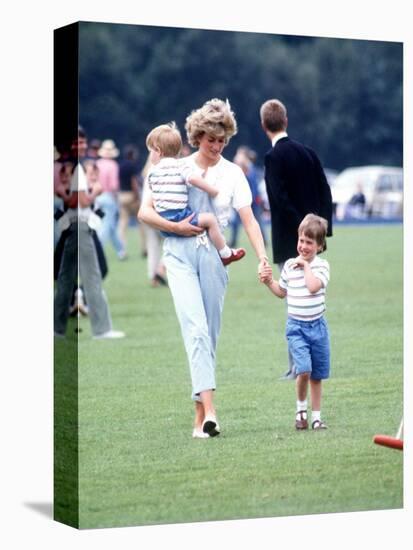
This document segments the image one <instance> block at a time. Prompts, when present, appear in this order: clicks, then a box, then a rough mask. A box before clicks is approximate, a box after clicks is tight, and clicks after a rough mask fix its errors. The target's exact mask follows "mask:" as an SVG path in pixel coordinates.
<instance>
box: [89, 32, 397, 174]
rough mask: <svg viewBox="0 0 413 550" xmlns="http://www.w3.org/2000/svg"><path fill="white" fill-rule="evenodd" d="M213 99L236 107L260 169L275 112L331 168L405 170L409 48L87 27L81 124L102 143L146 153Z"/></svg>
mask: <svg viewBox="0 0 413 550" xmlns="http://www.w3.org/2000/svg"><path fill="white" fill-rule="evenodd" d="M212 97H219V98H222V99H225V98H228V99H229V101H230V103H231V105H232V108H233V110H234V112H235V114H236V117H237V121H238V126H239V128H238V134H237V135H236V136H235V137H234V138H233V139H232V140H231V142H230V144H229V146H228V149H227V151H226V153H227V156H228V157H229V158H231V156H232V154H233V153H234V151H235V149H236V147H237V146H238V145H241V144H242V145H248V146H249V147H251V148H253V149H254V150H255V151H256V152H257V154H258V161H259V162H261V163H262V158H263V155H264V154H265V152H266V151H267V150H268V148H269V142H268V140H267V138H266V137H265V135H264V134H263V132H262V130H261V126H260V120H259V108H260V105H261V104H262V102H263V101H265V100H266V99H268V98H271V97H277V98H279V99H280V100H281V101H283V102H284V103H285V104H286V106H287V109H288V115H289V129H288V131H289V135H290V136H291V137H292V138H296V139H298V140H300V141H302V142H303V143H306V144H307V145H310V146H311V147H312V148H314V149H315V150H316V151H317V152H318V154H319V156H320V157H321V159H322V161H323V164H324V165H325V166H326V167H329V168H332V169H336V170H342V169H344V168H345V167H347V166H355V165H363V164H387V165H397V166H401V165H402V162H403V109H402V107H403V45H402V44H401V43H396V42H381V41H371V40H353V39H339V38H319V37H299V36H297V37H294V36H283V35H271V34H266V33H249V32H239V31H236V32H232V31H216V30H201V29H181V28H168V27H154V26H146V25H123V24H106V23H80V24H79V113H80V114H79V118H80V123H81V124H82V125H83V126H84V127H85V129H86V131H87V133H88V135H89V137H91V138H100V139H106V138H112V139H114V140H115V141H116V143H117V144H118V145H119V146H122V145H125V144H126V143H135V144H136V145H137V146H138V147H139V149H140V150H141V156H142V161H143V160H144V158H145V156H146V152H145V136H146V134H147V133H148V132H149V130H150V129H151V128H152V127H153V126H156V125H158V124H161V123H163V122H168V121H171V120H175V121H176V123H177V124H178V126H179V127H180V129H181V131H182V132H183V135H184V123H185V118H186V116H187V115H188V114H189V113H190V112H191V111H192V110H193V109H195V108H197V107H199V106H201V104H202V103H204V102H205V101H206V100H208V99H210V98H212Z"/></svg>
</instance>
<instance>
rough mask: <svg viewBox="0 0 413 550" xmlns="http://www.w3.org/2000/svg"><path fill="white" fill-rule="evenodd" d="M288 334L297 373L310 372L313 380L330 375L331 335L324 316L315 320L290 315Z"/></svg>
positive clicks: (289, 347) (289, 348)
mask: <svg viewBox="0 0 413 550" xmlns="http://www.w3.org/2000/svg"><path fill="white" fill-rule="evenodd" d="M286 336H287V341H288V351H289V352H290V354H291V356H292V360H293V364H294V367H295V371H296V374H303V373H305V372H309V373H311V378H312V379H313V380H323V379H325V378H328V377H329V376H330V335H329V331H328V326H327V322H326V320H325V319H324V317H321V318H320V319H316V320H315V321H299V320H297V319H293V318H292V317H288V318H287V329H286Z"/></svg>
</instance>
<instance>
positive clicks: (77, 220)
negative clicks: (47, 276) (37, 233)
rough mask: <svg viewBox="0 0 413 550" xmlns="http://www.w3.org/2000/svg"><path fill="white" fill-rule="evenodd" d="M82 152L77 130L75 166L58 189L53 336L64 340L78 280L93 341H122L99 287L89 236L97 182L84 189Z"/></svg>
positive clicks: (82, 134) (98, 189) (82, 137)
mask: <svg viewBox="0 0 413 550" xmlns="http://www.w3.org/2000/svg"><path fill="white" fill-rule="evenodd" d="M86 149H87V138H86V134H85V132H84V130H83V128H81V127H79V129H78V136H77V138H75V139H74V141H73V143H72V158H73V159H76V161H77V163H76V165H74V170H73V174H72V177H71V181H70V190H69V193H67V192H66V190H65V189H63V188H62V189H61V191H62V195H61V197H62V199H63V201H64V204H65V208H66V212H65V225H64V226H63V227H62V230H63V231H65V232H66V235H65V241H64V247H63V251H62V258H61V261H60V265H59V269H58V273H57V281H56V293H55V299H54V334H55V337H56V338H64V337H65V334H66V329H67V323H68V319H69V306H70V301H71V298H72V294H73V288H74V287H75V286H77V285H78V282H79V280H80V283H81V284H82V286H83V289H84V293H85V297H86V299H87V303H88V306H89V307H88V310H89V319H90V323H91V327H92V335H93V338H95V339H113V338H123V337H124V336H125V334H124V333H123V332H121V331H116V330H113V328H112V320H111V317H110V312H109V305H108V302H107V299H106V295H105V292H104V290H103V287H102V275H101V271H100V268H99V263H98V257H97V252H96V246H95V243H94V240H93V234H92V231H93V229H94V226H95V221H96V220H95V218H94V216H93V211H92V206H93V203H94V201H95V200H96V197H97V196H98V195H99V194H100V192H101V187H100V184H99V182H95V184H94V185H93V186H92V188H89V186H88V182H87V179H86V174H85V171H84V168H83V166H82V160H84V158H85V155H86ZM58 192H60V189H59V190H58Z"/></svg>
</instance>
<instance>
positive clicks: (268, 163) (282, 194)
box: [260, 99, 333, 378]
mask: <svg viewBox="0 0 413 550" xmlns="http://www.w3.org/2000/svg"><path fill="white" fill-rule="evenodd" d="M260 117H261V125H262V127H263V130H264V132H265V133H266V134H267V136H268V138H269V139H270V141H271V144H272V148H271V149H270V150H269V151H268V152H267V153H266V155H265V185H266V188H267V194H268V200H269V204H270V210H271V236H272V250H273V260H274V263H276V264H278V267H279V269H280V271H281V270H282V267H283V265H284V262H285V261H286V260H288V259H289V258H294V257H295V256H297V237H298V235H297V231H298V226H299V225H300V223H301V221H302V219H303V218H304V217H305V216H306V215H307V214H310V213H313V214H317V215H318V216H321V217H323V218H325V219H326V220H327V222H328V230H327V236H328V237H331V236H332V214H333V206H332V200H331V190H330V186H329V184H328V183H327V179H326V176H325V174H324V170H323V167H322V166H321V162H320V160H319V158H318V157H317V155H316V153H315V152H314V151H313V150H312V149H310V148H309V147H306V146H305V145H302V144H301V143H299V142H298V141H294V140H292V139H290V138H289V137H288V135H287V126H288V117H287V109H286V108H285V106H284V105H283V103H281V101H279V100H278V99H269V100H268V101H266V102H265V103H263V104H262V105H261V109H260ZM291 371H293V366H292V365H291V361H290V369H289V371H288V372H287V373H286V375H285V376H284V377H286V378H293V376H292V374H291Z"/></svg>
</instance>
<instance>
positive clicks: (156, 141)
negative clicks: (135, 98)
mask: <svg viewBox="0 0 413 550" xmlns="http://www.w3.org/2000/svg"><path fill="white" fill-rule="evenodd" d="M146 147H147V148H148V149H159V151H160V152H161V153H162V156H164V157H174V158H175V157H177V156H178V155H179V153H180V151H181V147H182V138H181V133H180V132H179V130H178V127H177V125H176V124H175V122H170V123H169V124H161V125H160V126H156V128H153V130H151V131H150V132H149V134H148V135H147V137H146Z"/></svg>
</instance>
